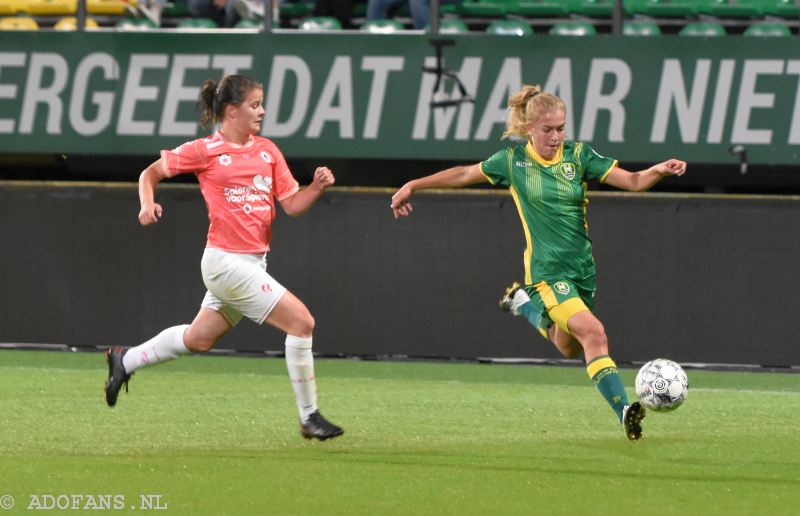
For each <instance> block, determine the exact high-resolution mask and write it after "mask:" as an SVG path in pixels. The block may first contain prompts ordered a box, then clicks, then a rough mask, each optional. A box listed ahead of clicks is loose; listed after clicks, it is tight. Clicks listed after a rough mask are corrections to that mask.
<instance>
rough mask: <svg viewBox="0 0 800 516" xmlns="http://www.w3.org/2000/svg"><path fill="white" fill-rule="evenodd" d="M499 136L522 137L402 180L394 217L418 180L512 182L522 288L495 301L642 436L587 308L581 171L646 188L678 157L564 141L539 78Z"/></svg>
mask: <svg viewBox="0 0 800 516" xmlns="http://www.w3.org/2000/svg"><path fill="white" fill-rule="evenodd" d="M508 105H509V110H510V115H509V120H508V123H507V128H506V131H505V133H503V138H507V137H509V136H515V137H518V138H520V139H522V140H525V141H527V143H526V144H525V145H518V146H516V147H511V148H508V149H505V150H502V151H500V152H498V153H497V154H495V155H493V156H492V157H490V158H489V159H487V160H486V161H482V162H481V163H478V164H475V165H469V166H462V167H454V168H450V169H447V170H443V171H442V172H438V173H436V174H433V175H430V176H427V177H423V178H420V179H415V180H413V181H410V182H409V183H406V184H405V185H404V186H403V187H402V188H401V189H400V190H398V191H397V193H395V194H394V196H393V197H392V209H393V210H394V215H395V218H398V217H399V216H400V215H403V216H407V215H409V214H410V212H411V211H412V208H411V204H410V203H409V200H410V199H411V197H412V196H413V195H414V192H415V191H417V190H421V189H424V188H446V187H460V186H466V185H470V184H475V183H481V182H486V181H488V182H490V183H492V184H498V183H499V184H502V185H505V186H507V187H508V188H509V189H510V190H511V195H512V197H513V198H514V202H515V203H516V205H517V209H518V210H519V214H520V218H521V219H522V226H523V228H524V230H525V238H526V240H527V247H526V249H525V286H524V287H523V286H521V285H519V284H518V283H514V284H513V285H512V286H511V287H509V288H507V289H506V295H505V297H504V298H503V299H502V300H501V301H500V306H501V307H502V308H503V309H505V310H508V311H510V312H512V313H513V314H515V315H522V316H524V317H525V318H526V319H528V321H529V322H530V323H531V324H532V325H534V326H535V327H536V328H537V329H538V330H539V332H540V333H541V334H542V336H544V337H545V338H546V339H548V340H550V341H552V342H553V343H554V344H555V345H556V347H557V348H558V350H559V351H560V352H561V353H563V354H564V355H565V356H566V357H568V358H578V357H579V356H580V355H581V354H584V357H585V360H586V364H587V370H588V373H589V376H590V377H591V378H592V380H593V381H594V383H595V385H596V386H597V388H598V390H599V391H600V393H601V394H602V395H603V397H604V398H605V399H606V400H607V401H608V403H609V405H611V408H613V409H614V411H615V412H616V414H617V417H618V418H619V420H620V422H621V423H622V427H623V429H624V430H625V434H626V436H627V437H628V439H630V440H631V441H633V442H636V440H637V439H641V438H642V427H641V422H642V419H643V418H644V416H645V408H644V407H643V406H642V405H641V404H640V403H639V402H638V401H637V402H634V403H632V404H629V403H628V397H627V396H626V394H625V388H624V386H623V385H622V380H621V379H620V376H619V372H618V371H617V367H616V364H615V363H614V361H613V360H612V359H611V357H610V356H609V354H608V338H607V337H606V333H605V329H604V327H603V324H602V323H601V322H600V321H599V320H598V319H597V317H595V316H594V314H593V313H592V310H593V308H594V290H595V285H594V276H595V265H594V258H593V257H592V241H591V239H590V238H589V235H588V230H587V226H586V218H585V212H586V203H587V200H586V183H587V181H588V180H589V179H597V180H599V181H600V182H603V183H606V184H610V185H613V186H616V187H617V188H621V189H624V190H630V191H632V192H641V191H644V190H647V189H649V188H650V187H652V186H653V185H655V184H656V183H657V182H658V181H660V180H661V179H662V178H664V177H666V176H673V175H674V176H681V175H683V173H684V172H686V163H685V162H683V161H679V160H676V159H671V160H668V161H665V162H663V163H659V164H657V165H653V166H652V167H650V168H648V169H647V170H642V171H640V172H635V173H631V172H628V171H626V170H623V169H621V168H619V166H617V160H614V159H611V158H605V157H603V156H600V155H599V154H597V153H596V152H595V151H594V150H593V149H592V148H591V147H589V146H588V145H586V144H585V143H579V142H575V143H570V142H564V124H565V120H566V107H565V106H564V103H563V102H562V101H561V99H559V98H558V97H556V96H555V95H552V94H550V93H543V92H541V91H540V89H539V87H538V86H524V87H523V88H522V90H521V91H519V92H517V93H515V94H513V95H512V96H511V97H510V98H509V101H508Z"/></svg>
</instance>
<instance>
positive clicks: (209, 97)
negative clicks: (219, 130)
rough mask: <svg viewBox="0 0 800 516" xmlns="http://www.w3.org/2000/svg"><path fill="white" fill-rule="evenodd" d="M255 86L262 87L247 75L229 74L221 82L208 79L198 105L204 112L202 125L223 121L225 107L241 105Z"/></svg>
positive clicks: (206, 125)
mask: <svg viewBox="0 0 800 516" xmlns="http://www.w3.org/2000/svg"><path fill="white" fill-rule="evenodd" d="M253 88H259V89H262V88H263V86H262V85H261V83H260V82H258V81H257V80H255V79H253V78H252V77H248V76H246V75H228V76H227V77H224V78H223V79H222V80H221V81H219V82H214V81H212V80H207V81H206V82H205V83H204V84H203V89H202V91H201V92H200V98H199V99H198V101H197V107H198V108H199V109H200V111H201V112H202V113H203V119H202V120H200V125H201V126H203V127H208V126H209V125H216V124H218V123H220V122H222V116H223V115H224V114H225V108H226V107H228V106H229V105H231V104H233V105H234V106H240V105H241V104H242V103H243V102H244V101H245V98H247V95H248V94H249V93H250V90H252V89H253Z"/></svg>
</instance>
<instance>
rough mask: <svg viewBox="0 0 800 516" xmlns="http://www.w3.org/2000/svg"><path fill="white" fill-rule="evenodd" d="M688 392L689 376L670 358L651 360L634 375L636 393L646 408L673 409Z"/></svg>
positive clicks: (684, 399) (681, 402) (683, 399)
mask: <svg viewBox="0 0 800 516" xmlns="http://www.w3.org/2000/svg"><path fill="white" fill-rule="evenodd" d="M688 393H689V378H687V377H686V373H685V372H684V370H683V368H682V367H681V366H679V365H678V364H676V363H675V362H673V361H672V360H667V359H664V358H657V359H655V360H651V361H650V362H648V363H646V364H645V365H643V366H642V368H641V369H639V374H637V375H636V395H637V396H638V397H639V401H640V402H641V403H642V405H644V406H645V408H647V409H648V410H655V411H658V412H668V411H670V410H675V409H676V408H678V407H680V406H681V405H682V404H683V402H684V401H686V395H687V394H688Z"/></svg>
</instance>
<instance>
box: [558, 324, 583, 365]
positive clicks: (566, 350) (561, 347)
mask: <svg viewBox="0 0 800 516" xmlns="http://www.w3.org/2000/svg"><path fill="white" fill-rule="evenodd" d="M553 328H556V327H555V326H554V327H553ZM550 339H551V340H552V341H553V343H554V344H555V345H556V348H558V351H560V352H561V354H562V355H564V356H565V357H567V358H572V359H574V358H578V357H579V356H581V354H583V346H581V343H580V342H579V341H578V339H576V338H575V337H573V336H572V335H570V334H569V333H567V332H565V331H563V330H562V329H561V328H556V329H555V330H552V329H551V331H550Z"/></svg>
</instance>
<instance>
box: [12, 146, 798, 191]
mask: <svg viewBox="0 0 800 516" xmlns="http://www.w3.org/2000/svg"><path fill="white" fill-rule="evenodd" d="M669 157H675V158H678V159H680V156H665V158H664V159H668V158H669ZM487 158H488V156H487ZM156 159H158V156H157V155H152V156H142V155H131V156H105V155H81V154H75V155H69V156H62V155H49V154H40V155H31V154H16V155H14V154H5V155H0V180H32V181H41V180H46V181H103V182H131V181H133V182H135V181H137V180H138V178H139V174H140V173H141V172H142V170H144V169H145V168H147V166H148V165H150V164H151V163H152V162H153V161H155V160H156ZM287 162H288V164H289V167H290V169H291V170H292V173H293V174H294V175H295V177H296V178H297V180H298V181H300V184H308V183H309V182H310V181H311V178H312V177H313V173H314V170H315V169H316V167H319V166H327V167H329V168H330V169H331V170H333V172H334V174H335V175H336V186H378V187H400V186H402V185H403V184H404V183H405V182H407V181H410V180H411V179H415V178H417V177H420V176H423V175H427V174H432V173H434V172H438V171H439V170H442V169H445V168H449V167H452V166H455V165H464V164H473V163H474V162H454V161H435V160H379V159H320V158H317V159H298V158H291V157H287ZM652 164H653V163H636V162H626V161H624V160H623V161H620V166H621V167H622V168H624V169H626V170H630V171H632V172H635V171H638V170H643V169H645V168H647V167H649V166H651V165H652ZM170 181H171V182H173V183H179V184H190V183H195V184H196V183H197V179H196V178H195V176H194V175H193V174H183V175H181V176H178V177H175V178H173V179H171V180H170ZM487 186H488V184H487V185H483V186H482V187H484V188H485V187H487ZM589 190H608V191H613V190H614V188H612V187H609V186H606V185H602V184H600V183H597V182H590V183H589ZM652 191H654V192H684V193H739V194H780V195H795V194H797V193H798V192H800V170H798V168H797V167H795V166H788V165H753V164H750V165H749V167H748V171H747V173H746V174H744V175H743V174H741V172H740V169H739V159H738V158H737V157H735V156H731V161H730V163H722V164H713V165H709V164H694V163H692V164H690V167H689V170H688V173H687V174H686V175H685V176H684V177H682V178H681V179H680V180H677V181H662V182H661V183H659V184H657V185H656V186H655V187H654V188H653V189H652Z"/></svg>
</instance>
